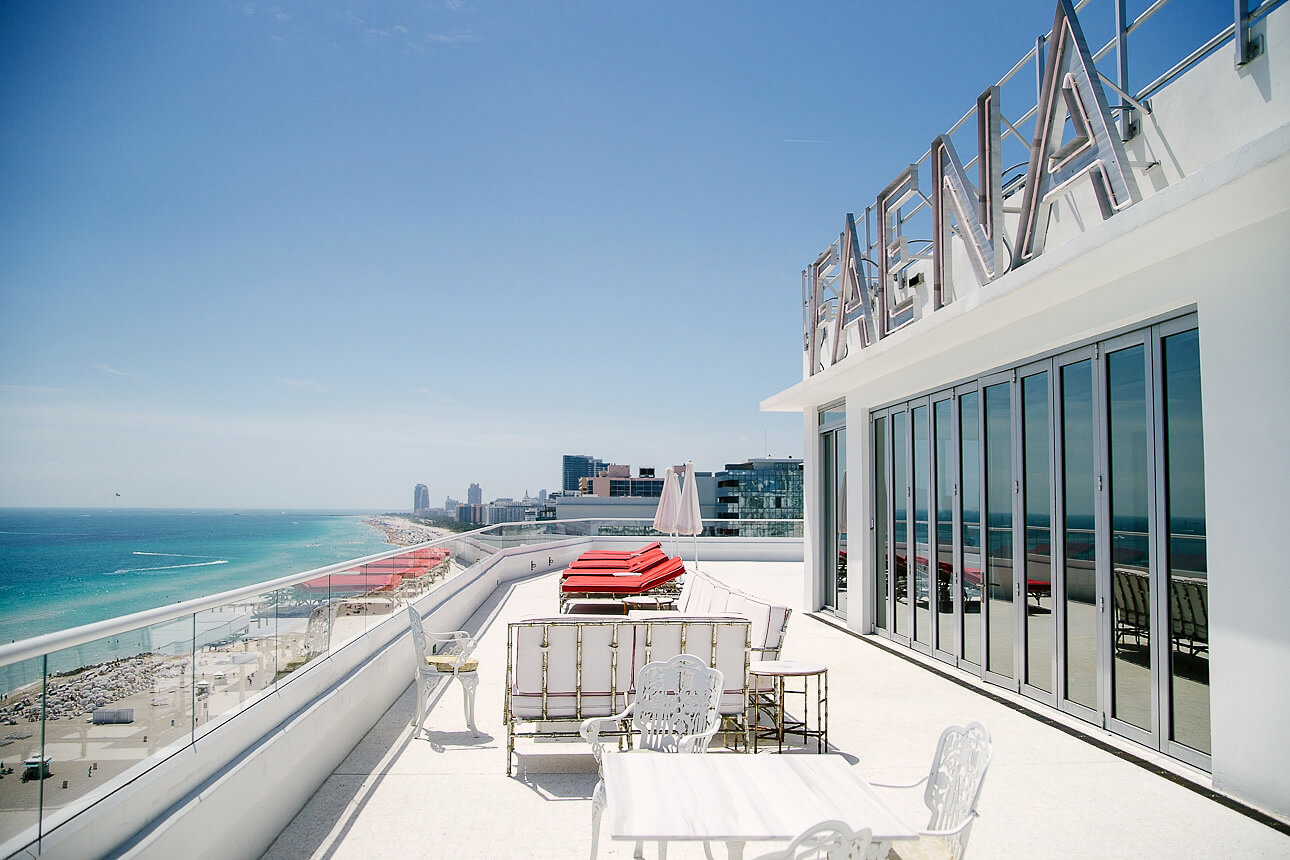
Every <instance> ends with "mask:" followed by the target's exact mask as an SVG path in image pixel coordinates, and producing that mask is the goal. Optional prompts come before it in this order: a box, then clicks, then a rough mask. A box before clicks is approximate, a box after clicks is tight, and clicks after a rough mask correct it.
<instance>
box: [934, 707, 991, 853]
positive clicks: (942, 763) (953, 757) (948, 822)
mask: <svg viewBox="0 0 1290 860" xmlns="http://www.w3.org/2000/svg"><path fill="white" fill-rule="evenodd" d="M993 754H994V752H993V748H992V747H991V745H990V732H989V731H988V730H987V729H986V727H985V726H983V725H981V724H980V723H977V722H972V723H968V724H967V725H966V726H949V727H947V728H946V729H945V731H943V732H941V739H940V742H939V743H938V744H937V745H936V756H935V757H934V758H933V759H932V770H931V773H930V774H928V777H927V790H926V792H925V793H924V796H923V799H924V801H925V802H926V803H927V808H928V809H930V810H931V812H932V817H931V821H930V822H928V825H927V829H928V830H952V829H954V828H956V827H958V826H959V825H960V824H962V823H963V822H964V821H967V820H968V819H970V818H973V817H974V816H975V815H976V802H977V799H978V798H979V797H980V796H981V785H982V783H984V782H985V772H986V770H987V769H988V768H989V767H990V759H991V757H992V756H993ZM971 832H972V825H971V823H970V822H969V823H968V825H967V826H966V827H964V828H963V829H962V830H961V831H960V832H959V833H957V834H956V835H954V836H952V837H948V838H946V840H945V841H946V843H947V845H948V847H949V849H950V856H951V857H952V858H953V860H958V858H960V857H962V856H963V852H964V851H965V850H966V848H967V841H968V835H969V834H970V833H971Z"/></svg>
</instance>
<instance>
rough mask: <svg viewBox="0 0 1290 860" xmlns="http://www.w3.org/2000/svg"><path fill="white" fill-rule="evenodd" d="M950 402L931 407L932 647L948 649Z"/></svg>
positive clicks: (951, 481)
mask: <svg viewBox="0 0 1290 860" xmlns="http://www.w3.org/2000/svg"><path fill="white" fill-rule="evenodd" d="M952 408H953V405H952V402H951V401H949V400H941V401H939V402H937V403H935V404H933V406H932V417H933V419H934V426H935V429H934V430H933V435H934V436H935V449H936V647H937V648H939V649H941V650H942V651H950V652H952V651H953V650H954V647H955V641H954V590H953V589H954V471H953V457H954V426H953V423H952V415H953V413H952V412H951V409H952Z"/></svg>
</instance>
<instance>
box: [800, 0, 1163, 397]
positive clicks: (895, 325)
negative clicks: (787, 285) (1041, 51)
mask: <svg viewBox="0 0 1290 860" xmlns="http://www.w3.org/2000/svg"><path fill="white" fill-rule="evenodd" d="M1048 47H1049V50H1048V56H1047V59H1046V62H1045V64H1044V67H1043V68H1044V74H1043V78H1042V82H1041V85H1040V88H1039V103H1038V105H1037V106H1036V108H1035V129H1034V137H1033V140H1032V142H1031V143H1030V144H1029V150H1030V160H1029V166H1028V168H1027V170H1026V173H1025V176H1024V181H1023V182H1021V183H1016V184H1015V187H1022V186H1023V185H1024V191H1023V192H1022V199H1021V207H1020V210H1019V212H1018V210H1017V209H1015V208H1014V209H1012V210H1010V211H1011V212H1012V213H1013V214H1014V215H1016V216H1017V217H1016V219H1015V227H1014V230H1013V232H1012V235H1011V236H1008V235H1006V234H1007V230H1006V229H1005V225H1004V207H1003V202H1004V189H1003V182H1002V171H1001V166H1000V150H1001V141H1002V133H1001V132H1002V129H1003V127H1004V125H1005V124H1006V125H1007V127H1008V129H1009V130H1010V132H1011V133H1012V134H1014V135H1016V136H1017V137H1019V138H1020V134H1019V133H1018V132H1017V131H1016V128H1015V127H1014V126H1012V124H1010V123H1008V122H1007V120H1006V119H1005V118H1004V117H1003V115H1002V113H1001V111H1000V108H999V87H998V86H992V87H990V88H989V89H987V90H986V91H985V92H984V93H982V94H981V96H980V98H979V99H977V107H976V118H977V153H976V158H974V159H973V160H972V162H975V167H976V183H975V185H974V184H973V182H972V180H971V179H970V178H969V173H968V170H969V168H970V167H971V166H972V162H969V164H968V167H965V166H964V162H963V161H962V159H961V158H960V156H959V154H958V152H957V151H956V150H955V148H954V144H953V142H951V140H950V137H949V135H948V134H943V135H940V136H938V137H937V138H936V139H935V140H934V141H932V145H931V149H930V151H929V153H928V156H927V157H926V158H925V159H924V160H922V161H920V162H919V164H911V165H909V166H907V167H906V168H905V169H903V170H902V171H901V172H900V173H899V175H898V176H897V177H896V178H895V179H894V180H893V181H892V182H891V183H890V184H889V185H888V186H887V187H886V188H885V189H883V191H882V192H881V193H880V194H879V195H878V197H877V199H876V201H875V203H874V204H873V205H872V206H870V207H869V208H868V209H866V210H865V213H864V215H863V216H862V220H863V237H862V233H861V230H860V228H859V227H858V225H857V219H856V217H855V215H854V214H850V213H848V214H847V216H846V221H845V226H844V229H843V232H842V235H841V236H840V238H839V241H838V242H837V243H835V244H834V245H831V246H830V247H829V249H828V250H826V251H825V252H824V253H823V254H821V255H820V257H819V258H818V259H817V260H816V261H815V262H814V263H813V264H812V265H811V266H810V267H808V268H807V269H806V270H805V271H803V273H802V276H803V289H804V293H805V295H804V307H803V311H804V319H803V324H804V329H805V331H804V336H805V343H804V344H803V346H804V349H805V351H806V352H807V357H808V367H809V374H810V375H813V374H815V373H817V372H819V371H820V370H823V369H824V368H825V367H828V366H830V365H833V364H837V363H838V362H840V361H842V360H843V359H844V358H846V356H847V353H848V349H849V344H858V345H859V347H860V349H864V348H867V347H869V346H871V345H873V344H874V343H876V342H877V341H879V340H882V339H883V338H885V337H887V336H888V335H890V334H891V333H892V332H894V331H896V330H898V329H900V328H901V327H903V326H905V325H908V324H909V323H911V322H913V321H914V320H915V319H917V317H918V314H919V310H920V305H919V303H918V302H917V301H916V289H917V287H919V286H921V285H922V283H923V278H924V271H926V270H930V274H931V287H930V295H929V301H927V302H925V303H924V306H925V307H927V308H930V310H931V311H936V310H939V309H940V308H941V307H943V306H944V304H945V303H947V302H948V301H949V300H950V298H951V296H952V294H953V293H952V290H951V289H950V286H951V285H952V283H953V273H952V271H951V259H952V248H951V240H952V237H953V236H958V237H959V239H960V240H961V242H962V243H963V246H964V248H965V250H966V256H967V259H968V262H969V264H970V267H971V270H972V275H973V276H974V277H975V281H976V283H977V284H980V285H984V284H988V283H990V282H991V281H994V280H996V279H997V278H999V277H1000V276H1002V275H1004V274H1006V273H1007V272H1009V271H1012V270H1013V269H1016V268H1017V267H1019V266H1022V265H1024V264H1026V263H1028V262H1030V261H1031V260H1034V259H1035V258H1036V257H1038V256H1040V255H1041V254H1042V253H1043V251H1044V241H1045V238H1046V236H1047V232H1048V223H1049V219H1050V215H1051V209H1052V205H1053V203H1054V201H1055V200H1056V198H1057V197H1058V196H1060V195H1062V194H1064V193H1066V192H1068V191H1070V190H1071V189H1072V188H1073V187H1074V186H1075V185H1077V184H1081V183H1091V184H1092V188H1093V191H1094V194H1095V196H1096V199H1097V202H1098V206H1099V208H1100V209H1101V214H1102V217H1103V218H1104V219H1105V218H1110V217H1112V216H1113V215H1115V214H1116V213H1117V212H1119V211H1121V210H1123V209H1125V208H1126V207H1128V206H1131V205H1132V204H1133V203H1135V202H1137V201H1138V200H1139V199H1140V197H1139V193H1138V188H1137V184H1136V183H1135V181H1134V178H1133V173H1132V171H1131V170H1129V169H1128V165H1127V160H1126V157H1125V152H1124V145H1123V143H1122V142H1121V135H1120V130H1119V128H1117V126H1116V123H1115V120H1114V119H1113V117H1112V115H1111V107H1110V105H1109V103H1108V102H1107V97H1106V92H1105V90H1104V89H1103V86H1102V81H1101V78H1100V76H1099V74H1098V71H1097V67H1096V65H1095V63H1094V59H1093V55H1092V53H1091V52H1090V51H1089V48H1088V43H1087V41H1086V40H1085V38H1084V33H1083V31H1082V30H1081V29H1080V25H1079V20H1078V18H1077V17H1076V14H1075V10H1074V7H1073V6H1072V5H1071V2H1070V0H1058V3H1057V10H1056V14H1055V18H1054V22H1053V30H1052V34H1051V35H1050V37H1049V40H1048ZM1135 104H1136V103H1135ZM1067 122H1069V123H1070V127H1071V128H1072V129H1073V134H1072V135H1071V138H1070V140H1067V141H1066V142H1064V143H1063V142H1062V133H1063V128H1064V127H1065V126H1066V124H1067ZM1023 142H1024V139H1023ZM920 165H922V166H924V167H925V168H926V169H928V170H929V171H930V180H931V181H930V192H929V194H930V199H929V195H924V194H923V192H922V191H920V190H919V167H920ZM1018 167H1020V165H1018ZM920 200H921V203H918V202H917V201H920ZM911 203H914V204H915V205H914V207H913V208H914V211H915V212H916V211H918V210H919V209H921V208H922V207H923V205H927V206H930V207H931V224H932V230H931V233H932V235H931V237H930V239H929V238H915V237H912V236H910V235H908V234H907V233H906V224H905V221H906V220H908V218H909V217H910V216H909V215H908V214H903V217H902V212H903V210H902V207H904V206H905V205H906V204H911ZM1014 206H1015V204H1014ZM872 234H876V235H872ZM866 251H867V252H868V255H867V254H866ZM874 257H876V259H874ZM919 264H921V265H919Z"/></svg>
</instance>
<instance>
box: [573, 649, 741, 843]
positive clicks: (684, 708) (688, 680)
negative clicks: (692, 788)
mask: <svg viewBox="0 0 1290 860" xmlns="http://www.w3.org/2000/svg"><path fill="white" fill-rule="evenodd" d="M725 683H726V681H725V676H724V675H722V674H721V670H720V669H711V668H709V667H708V666H707V664H706V663H704V662H703V661H702V660H700V659H699V658H698V657H694V656H692V655H690V654H679V655H677V656H676V657H673V658H672V659H670V660H668V661H666V662H663V663H647V664H646V665H645V666H643V667H641V670H640V672H639V674H637V676H636V698H635V700H634V701H633V702H632V703H631V704H630V705H628V706H627V708H626V709H625V710H624V711H623V712H622V713H620V714H614V715H613V716H610V717H592V718H591V719H589V720H584V721H583V722H582V726H581V727H580V728H579V732H580V733H581V734H582V737H583V739H584V740H586V741H587V743H589V744H591V753H592V755H594V756H595V757H596V761H597V762H599V761H601V757H602V756H603V754H604V748H605V742H604V741H603V740H601V738H600V732H601V729H602V728H604V727H606V726H613V727H616V728H619V729H621V727H622V725H623V723H624V722H625V721H626V720H627V719H628V718H629V717H630V718H631V726H630V729H629V734H628V743H629V744H630V738H631V735H630V732H631V731H635V732H639V733H640V745H639V747H638V748H637V749H638V751H640V752H660V753H704V752H707V751H708V745H709V744H710V743H711V742H712V738H713V736H714V735H715V734H716V733H717V729H719V728H721V712H720V710H719V707H720V704H721V693H722V691H723V690H724V689H725ZM605 803H606V798H605V782H604V780H601V781H600V782H598V783H597V784H596V790H595V792H594V793H593V794H592V797H591V857H592V860H595V857H596V851H597V849H598V847H599V845H600V817H601V815H602V814H603V813H604V811H605ZM641 849H642V846H641V845H640V843H637V845H636V852H635V854H636V856H637V857H640V856H641ZM665 850H666V847H665V846H663V845H660V846H659V854H660V856H662V854H663V853H664V852H665Z"/></svg>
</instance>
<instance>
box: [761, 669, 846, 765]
mask: <svg viewBox="0 0 1290 860" xmlns="http://www.w3.org/2000/svg"><path fill="white" fill-rule="evenodd" d="M748 674H749V675H750V676H751V677H752V687H753V690H752V696H753V752H757V748H758V746H759V743H758V742H759V740H760V739H761V738H763V737H766V738H770V737H774V738H775V739H776V741H778V743H779V752H783V751H784V735H785V734H791V735H801V737H802V744H803V745H805V744H806V742H807V739H808V738H815V743H816V746H815V750H816V752H820V753H822V752H826V751H827V750H828V748H829V707H828V703H829V670H828V667H827V666H824V665H823V664H821V663H810V662H807V661H804V660H759V661H756V662H754V663H752V664H751V665H749V667H748ZM762 678H766V679H769V680H770V682H771V686H770V689H768V690H763V689H760V687H761V685H760V684H758V681H759V680H761V679H762ZM790 678H801V679H802V688H801V689H800V690H798V689H788V687H787V682H788V680H789V679H790ZM812 678H814V679H815V728H813V729H812V728H811V727H810V723H811V714H810V711H811V707H810V706H811V698H810V689H811V679H812ZM799 695H800V696H801V697H802V719H800V720H789V719H787V718H786V717H785V714H784V699H785V697H786V696H799ZM762 712H765V713H767V714H770V715H771V716H772V717H773V718H774V721H775V724H774V725H773V726H765V727H763V726H759V725H757V722H758V716H759V715H760V714H761V713H762Z"/></svg>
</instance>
